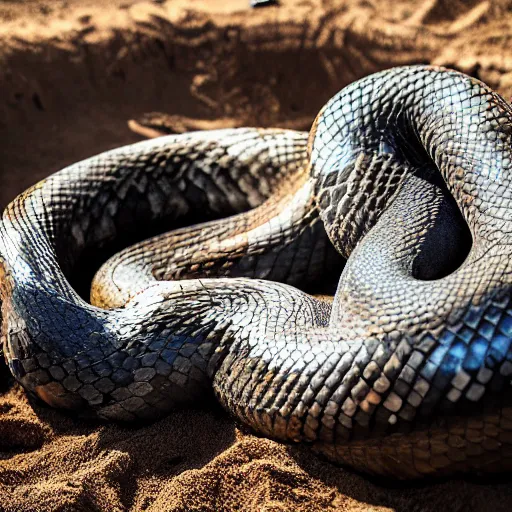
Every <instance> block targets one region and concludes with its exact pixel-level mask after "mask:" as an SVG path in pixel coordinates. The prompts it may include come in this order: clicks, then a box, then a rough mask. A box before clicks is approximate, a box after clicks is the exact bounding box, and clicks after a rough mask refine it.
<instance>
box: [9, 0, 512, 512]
mask: <svg viewBox="0 0 512 512" xmlns="http://www.w3.org/2000/svg"><path fill="white" fill-rule="evenodd" d="M510 10H511V5H510V4H509V3H508V2H505V1H494V2H491V1H479V0H473V1H462V0H412V1H405V0H404V1H392V0H346V1H343V2H340V1H334V0H331V1H329V0H324V1H323V2H322V1H320V0H282V1H281V4H280V6H279V7H272V8H265V9H258V10H251V9H250V8H249V7H248V0H217V1H215V2H212V1H210V2H207V0H168V1H167V2H141V1H137V0H111V1H110V2H102V1H101V0H81V1H78V0H73V1H71V0H58V1H55V2H50V1H42V0H30V1H25V2H21V1H3V2H2V3H1V4H0V21H1V24H0V98H1V100H0V109H1V112H0V147H1V154H2V157H1V161H2V171H1V172H2V188H1V189H0V206H4V205H5V204H6V202H7V201H8V200H10V199H12V198H13V197H14V195H15V194H17V193H18V192H21V191H22V190H23V189H25V188H26V187H27V186H28V185H30V184H32V183H34V182H35V181H36V180H38V179H40V178H41V177H43V176H45V175H47V174H49V173H50V172H53V171H55V170H57V169H59V168H61V167H62V166H64V165H66V164H69V163H71V162H74V161H76V160H79V159H81V158H84V157H87V156H89V155H92V154H94V153H97V152H99V151H101V150H106V149H109V148H112V147H115V146H119V145H121V144H126V143H130V142H134V141H136V140H138V139H139V137H138V136H137V135H135V134H134V133H133V132H131V131H130V130H128V128H127V121H128V120H129V119H132V118H134V117H135V118H136V117H138V116H140V115H141V114H143V113H144V112H150V111H164V112H168V113H172V114H180V115H184V116H188V117H190V118H195V119H198V120H202V121H208V120H211V121H214V120H218V119H222V118H225V119H227V120H229V122H232V120H235V122H236V123H242V124H247V125H262V126H269V125H280V124H281V125H283V124H284V125H287V124H289V123H290V122H292V123H293V122H294V121H297V122H298V123H299V124H300V123H304V119H305V120H306V122H305V124H307V120H308V119H309V120H311V119H312V118H313V117H314V115H315V114H316V112H317V111H318V109H319V108H320V107H321V105H322V104H323V103H324V102H325V100H326V99H328V98H329V97H330V96H331V95H332V94H333V93H335V92H336V91H337V90H339V89H340V88H341V87H342V86H344V85H345V84H347V83H349V82H352V81H353V80H355V79H356V78H359V77H362V76H364V75H367V74H369V73H371V72H374V71H377V70H379V69H384V68H387V67H390V66H393V65H399V64H407V63H418V62H430V63H435V64H443V65H447V66H450V67H455V68H457V69H460V70H463V71H466V72H468V73H471V74H473V75H474V76H477V77H479V78H481V79H482V80H484V81H486V82H487V83H489V84H490V85H491V86H493V87H494V88H496V89H497V90H498V91H499V92H501V93H502V94H504V95H505V96H506V97H510V95H511V93H512V57H511V56H510V53H509V49H510V44H511V40H512V15H511V14H510ZM226 122H228V121H226ZM4 385H5V386H7V391H6V392H5V393H4V394H3V396H2V397H0V510H126V509H133V510H158V511H160V510H180V511H189V510H205V511H209V510H212V511H214V510H215V511H217V510H219V511H220V510H226V511H227V510H230V511H231V510H254V511H278V510H279V511H285V510H291V511H295V510H297V511H300V510H303V511H314V510H344V511H345V510H346V511H356V510H357V511H362V510H406V511H412V510H417V511H423V510H435V511H440V510H457V511H469V510H493V511H499V510H504V511H505V510H507V511H508V510H510V509H511V507H512V486H511V485H510V484H509V483H508V482H507V481H505V482H502V483H489V482H487V483H485V484H481V483H477V482H474V481H471V482H468V481H462V480H453V481H450V482H444V483H436V484H431V485H427V486H421V487H417V486H416V487H414V486H407V487H402V488H393V487H390V486H382V485H377V484H376V483H374V482H371V481H369V480H368V479H365V478H363V477H360V476H358V475H354V474H352V473H351V472H349V471H346V470H343V469H340V468H336V467H334V466H332V465H330V464H327V463H324V462H322V461H320V460H318V459H317V458H316V457H314V456H313V455H311V454H310V453H309V452H308V451H307V450H305V449H300V448H295V447H288V446H284V445H281V444H279V443H275V442H273V441H269V440H265V439H259V438H257V437H255V436H253V435H250V434H247V433H242V432H240V431H238V430H237V429H236V428H235V426H234V424H233V422H232V421H231V420H230V419H229V418H228V417H227V416H226V415H225V414H224V413H223V412H222V411H220V410H219V409H216V408H214V409H212V410H210V411H197V410H191V411H183V412H178V413H175V414H173V415H171V416H169V417H168V418H166V419H164V420H162V421H160V422H157V423H155V424H153V425H150V426H146V427H142V428H123V427H119V426H105V425H103V426H102V425H97V424H87V423H83V422H78V421H75V420H73V419H71V418H68V417H66V416H65V415H63V414H62V413H60V412H58V411H52V410H49V409H47V408H44V407H42V406H38V405H34V406H32V405H31V404H29V402H28V401H27V398H26V396H25V394H24V393H23V392H22V391H21V390H20V388H19V387H18V386H16V385H13V384H12V383H4Z"/></svg>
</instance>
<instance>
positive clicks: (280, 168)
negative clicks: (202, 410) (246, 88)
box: [0, 66, 512, 478]
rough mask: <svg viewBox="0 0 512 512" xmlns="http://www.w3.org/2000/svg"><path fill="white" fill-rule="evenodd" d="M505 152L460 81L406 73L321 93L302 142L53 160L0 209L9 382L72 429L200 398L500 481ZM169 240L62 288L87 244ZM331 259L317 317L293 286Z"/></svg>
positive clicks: (248, 133) (227, 137) (507, 332)
mask: <svg viewBox="0 0 512 512" xmlns="http://www.w3.org/2000/svg"><path fill="white" fill-rule="evenodd" d="M511 139H512V110H511V109H510V107H509V105H508V104H507V103H506V102H505V101H504V100H503V99H502V98H501V97H500V96H499V95H498V94H496V93H494V92H493V91H491V90H490V89H489V88H488V87H487V86H485V85H484V84H483V83H481V82H479V81H478V80H475V79H473V78H470V77H468V76H465V75H463V74H460V73H458V72H455V71H448V70H445V69H441V68H433V67H427V66H411V67H402V68H395V69H392V70H388V71H384V72H381V73H378V74H375V75H371V76H369V77H367V78H364V79H362V80H360V81H358V82H356V83H354V84H352V85H350V86H348V87H346V88H345V89H343V90H342V91H341V92H340V93H338V94H337V95H336V96H335V97H334V98H332V99H331V100H330V101H329V102H328V103H327V105H326V106H325V107H324V108H323V109H322V111H321V112H320V114H319V116H318V117H317V119H316V121H315V122H314V124H313V128H312V130H311V133H310V136H309V142H308V135H307V134H305V133H302V132H294V131H286V130H272V129H249V128H248V129H242V128H240V129H228V130H217V131H212V132H204V133H201V132H197V133H191V134H182V135H175V136H167V137H162V138H159V139H154V140H149V141H144V142H141V143H138V144H134V145H131V146H127V147H124V148H120V149H117V150H113V151H109V152H106V153H103V154H101V155H98V156H96V157H93V158H90V159H88V160H85V161H83V162H79V163H77V164H75V165H72V166H70V167H68V168H66V169H64V170H62V171H60V172H58V173H56V174H54V175H52V176H50V177H49V178H47V179H46V180H44V181H42V182H40V183H38V184H36V185H35V186H34V187H32V188H31V189H29V190H28V191H26V192H25V193H24V194H22V195H21V196H19V197H18V198H16V199H15V200H14V201H13V202H12V203H11V204H10V205H9V206H8V207H7V209H6V210H5V212H4V214H3V218H2V223H1V226H0V242H1V246H0V254H1V270H2V285H1V292H2V301H3V302H2V308H3V309H2V315H3V319H2V321H3V330H2V332H3V339H4V350H5V353H6V358H7V361H8V364H9V367H10V369H11V371H12V373H13V374H14V376H15V377H16V379H17V380H18V381H19V382H20V383H21V384H22V385H23V386H24V387H25V388H26V389H27V390H28V391H30V392H31V393H34V394H36V395H37V396H39V397H40V398H41V399H43V400H44V401H45V402H47V403H48V404H50V405H51V406H55V407H60V408H65V409H70V410H74V411H76V412H77V413H79V414H82V415H92V416H96V417H99V418H103V419H107V420H127V421H130V420H137V419H150V418H155V417H158V416H160V415H162V414H165V413H167V412H168V411H170V410H172V409H173V408H175V407H178V406H183V405H186V404H187V403H191V402H194V401H196V402H197V401H199V400H201V399H202V398H203V397H205V396H209V392H210V390H211V389H212V387H213V390H214V393H215V395H216V397H217V398H218V400H219V401H220V402H221V403H222V405H223V406H224V407H225V408H226V409H227V410H228V411H230V412H231V413H232V414H234V416H236V417H237V418H238V419H239V420H240V421H241V422H242V423H244V424H246V425H249V426H250V427H252V428H253V429H254V430H255V431H257V432H259V433H261V434H263V435H266V436H270V437H273V438H276V439H280V440H283V441H291V442H303V443H305V444H309V445H311V446H312V447H313V448H314V449H315V450H316V451H318V452H320V453H321V454H323V455H324V456H325V457H327V458H328V459H330V460H332V461H334V462H337V463H341V464H346V465H349V466H352V467H354V468H356V469H358V470H361V471H365V472H369V473H373V474H379V475H386V476H394V477H397V478H415V477H419V476H424V475H441V474H448V473H455V472H468V471H503V470H509V469H511V468H512V405H511V399H512V393H511V386H510V383H511V377H512V348H511V342H512V305H511V300H512V294H511V285H512V275H511V270H512V268H511V266H512V263H511V262H510V252H511V250H512V239H511V235H510V233H512V196H511V187H510V179H511V177H512V162H511V158H512V149H511V147H512V146H511V142H512V140H511ZM198 222H201V224H197V223H198ZM184 226H185V227H184ZM186 226H191V227H186ZM169 228H176V229H174V231H170V232H168V233H167V234H164V235H158V236H156V237H153V238H150V239H148V240H146V241H144V242H141V243H139V244H137V245H134V246H132V247H129V248H128V249H125V250H122V251H121V252H119V253H118V254H117V255H116V256H114V258H113V259H111V260H109V261H108V262H107V263H106V264H105V266H103V267H102V268H101V270H100V271H99V272H98V274H97V276H96V277H95V279H94V282H93V287H92V293H91V301H92V304H93V305H91V304H89V303H88V302H87V301H85V300H84V299H83V298H82V297H81V296H80V295H79V294H78V293H77V292H76V291H75V289H74V288H73V287H72V286H71V284H70V281H69V277H70V276H72V275H73V274H74V273H75V274H76V272H77V268H79V267H80V265H81V262H83V261H84V258H85V259H87V258H89V257H90V255H91V254H92V253H93V252H94V251H97V250H99V249H105V250H110V251H112V250H113V249H115V248H117V247H118V245H119V244H120V243H131V242H133V241H135V240H134V235H136V234H137V233H144V235H145V236H148V235H149V234H150V233H153V232H156V230H157V229H160V230H161V229H169ZM116 244H117V245H116ZM469 245H470V248H469V249H468V250H467V252H464V250H463V249H461V247H462V246H469ZM333 247H334V248H335V249H336V250H334V249H333ZM340 254H341V255H342V256H343V257H344V258H348V259H347V262H346V265H345V267H344V269H343V272H342V274H341V278H340V280H339V283H338V288H337V291H336V295H335V297H334V300H333V302H332V304H331V303H329V302H328V301H325V300H320V299H319V298H315V297H314V296H311V295H308V294H307V293H306V292H304V291H302V290H307V289H313V288H314V287H315V283H317V282H318V281H319V280H321V279H323V278H325V276H326V275H327V277H328V278H330V279H331V280H332V279H337V277H338V275H339V274H340V273H341V268H342V265H343V263H344V260H343V259H342V258H341V256H340ZM297 286H298V287H300V288H301V290H299V289H298V288H297Z"/></svg>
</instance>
